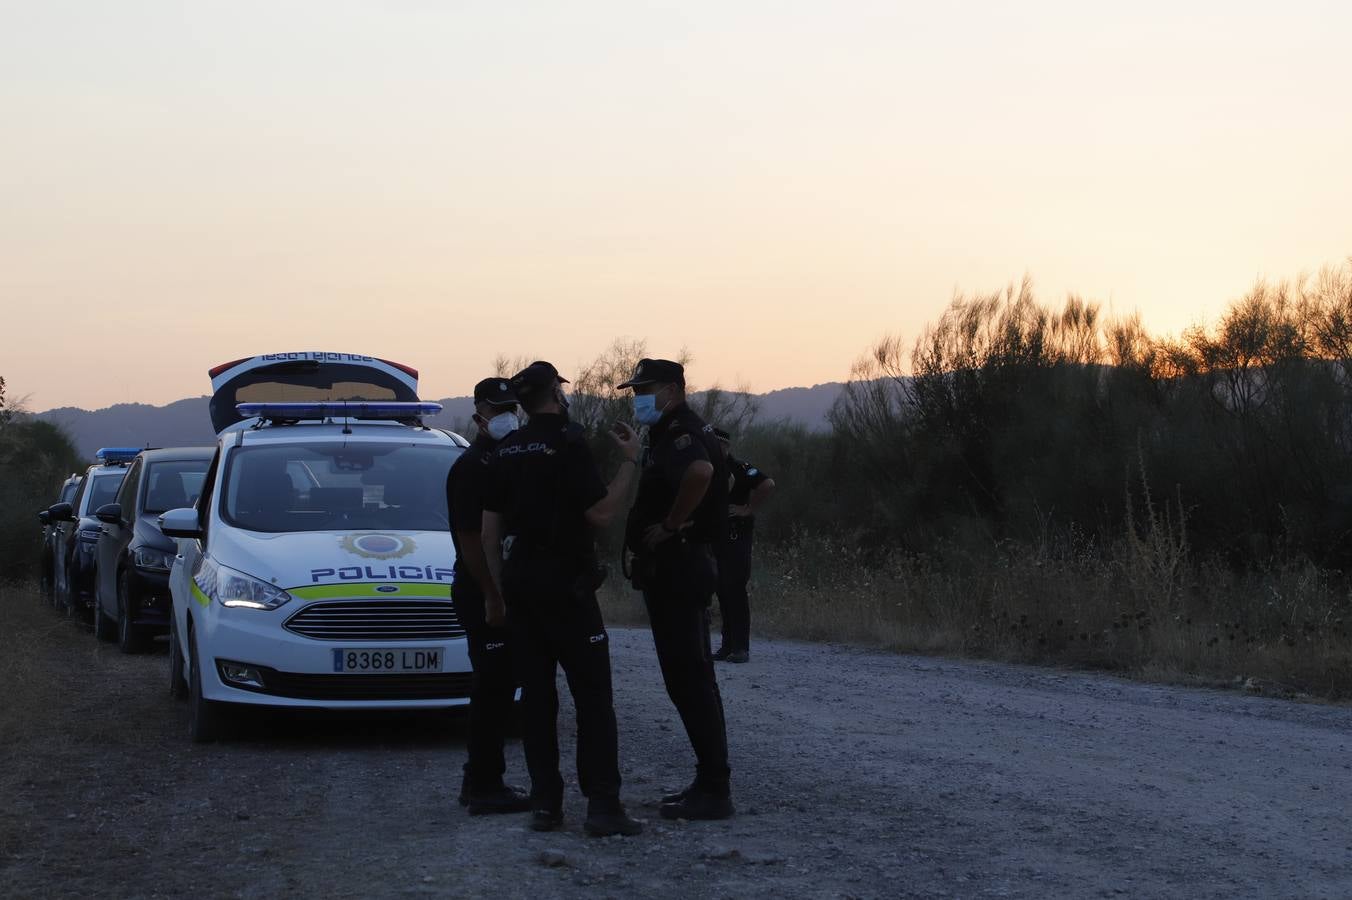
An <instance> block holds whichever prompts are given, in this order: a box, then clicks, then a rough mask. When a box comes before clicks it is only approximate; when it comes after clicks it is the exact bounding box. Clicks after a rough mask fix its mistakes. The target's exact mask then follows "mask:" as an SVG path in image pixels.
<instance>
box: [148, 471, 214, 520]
mask: <svg viewBox="0 0 1352 900" xmlns="http://www.w3.org/2000/svg"><path fill="white" fill-rule="evenodd" d="M209 463H210V460H206V459H167V460H165V461H163V462H157V463H151V464H150V468H149V470H148V471H147V472H146V490H145V500H144V501H143V502H144V508H143V509H142V510H141V511H142V512H143V513H146V514H149V515H156V514H159V513H162V512H168V511H169V510H171V509H178V508H180V507H183V506H192V505H193V504H194V503H196V502H197V495H198V494H200V493H202V482H204V481H206V477H207V465H208V464H209Z"/></svg>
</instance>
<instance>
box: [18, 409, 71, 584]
mask: <svg viewBox="0 0 1352 900" xmlns="http://www.w3.org/2000/svg"><path fill="white" fill-rule="evenodd" d="M81 468H83V464H82V463H81V461H80V456H79V454H78V453H77V452H76V450H75V446H74V444H73V443H72V442H71V440H70V437H69V436H68V435H66V433H65V432H63V431H62V430H61V429H60V428H59V427H57V426H55V425H52V424H50V423H48V422H40V421H37V420H34V419H29V418H26V417H24V416H23V415H16V416H14V417H12V418H10V419H8V420H6V421H3V422H2V423H0V581H6V580H11V579H19V578H24V577H29V576H32V575H33V574H34V573H36V571H37V564H38V553H39V550H40V549H41V545H42V526H41V525H39V524H38V521H37V513H38V511H39V510H43V509H46V508H47V507H48V506H50V505H51V504H52V503H53V502H54V501H55V498H56V494H57V491H58V490H59V489H60V487H61V483H62V481H64V480H65V479H66V478H67V477H68V476H69V475H70V474H71V472H73V471H76V470H77V469H81Z"/></svg>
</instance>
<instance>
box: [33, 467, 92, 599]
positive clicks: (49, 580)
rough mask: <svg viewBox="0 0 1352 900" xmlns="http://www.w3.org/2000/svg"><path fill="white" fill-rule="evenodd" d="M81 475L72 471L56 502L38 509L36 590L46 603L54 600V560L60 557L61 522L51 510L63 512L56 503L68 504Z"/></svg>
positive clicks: (73, 495)
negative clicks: (39, 558)
mask: <svg viewBox="0 0 1352 900" xmlns="http://www.w3.org/2000/svg"><path fill="white" fill-rule="evenodd" d="M82 477H83V476H81V475H77V474H74V473H72V474H71V476H70V477H69V478H67V479H66V480H65V481H64V482H63V483H62V485H61V491H60V492H59V493H58V494H57V496H56V503H53V504H52V505H51V506H49V507H47V508H46V509H43V510H39V511H38V522H39V523H41V525H42V567H41V569H40V570H39V572H40V573H41V575H40V581H39V583H38V590H39V592H40V593H41V594H42V596H43V598H44V599H46V601H47V602H48V603H55V602H56V561H57V560H58V559H60V554H59V553H58V552H57V535H58V534H60V532H61V522H60V521H59V520H56V519H53V518H52V512H53V511H58V512H65V510H64V509H62V510H56V507H57V505H58V504H62V503H64V504H70V502H71V501H72V500H74V499H75V492H76V491H78V490H79V489H80V479H81V478H82Z"/></svg>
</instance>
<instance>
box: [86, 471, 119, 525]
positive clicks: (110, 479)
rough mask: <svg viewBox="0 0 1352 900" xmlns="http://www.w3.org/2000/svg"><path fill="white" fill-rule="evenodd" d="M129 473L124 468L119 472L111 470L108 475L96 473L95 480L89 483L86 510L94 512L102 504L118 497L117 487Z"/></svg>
mask: <svg viewBox="0 0 1352 900" xmlns="http://www.w3.org/2000/svg"><path fill="white" fill-rule="evenodd" d="M126 474H127V472H126V470H125V469H123V470H121V471H118V472H109V473H108V474H107V475H95V476H94V480H93V482H91V483H90V485H89V496H88V498H87V500H86V503H85V511H86V513H88V514H93V513H94V512H96V511H97V510H98V508H99V507H100V506H103V505H105V504H107V503H112V502H113V501H114V500H116V499H117V489H118V488H120V487H121V486H122V478H123V477H124V476H125V475H126Z"/></svg>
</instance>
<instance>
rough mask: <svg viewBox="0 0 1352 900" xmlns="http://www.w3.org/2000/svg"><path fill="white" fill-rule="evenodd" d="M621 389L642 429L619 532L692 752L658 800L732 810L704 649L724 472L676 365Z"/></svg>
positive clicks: (676, 814) (724, 500)
mask: <svg viewBox="0 0 1352 900" xmlns="http://www.w3.org/2000/svg"><path fill="white" fill-rule="evenodd" d="M620 387H621V388H632V389H633V391H634V417H635V419H636V420H637V421H638V423H639V424H640V425H646V426H648V428H649V431H648V450H647V456H646V459H645V460H644V466H643V472H642V474H641V476H640V479H639V489H638V497H637V499H636V500H635V502H634V507H633V509H632V511H631V512H630V514H629V520H628V523H627V524H626V527H625V544H626V546H627V548H628V550H629V551H630V552H632V553H633V554H634V560H633V564H632V573H633V579H634V583H635V586H636V587H637V588H639V589H640V590H642V591H643V600H644V603H645V605H646V606H647V608H648V618H649V621H650V623H651V626H652V633H653V644H654V646H655V647H656V650H657V660H658V664H659V665H660V666H661V669H662V679H663V681H664V682H665V684H666V688H667V694H668V695H669V696H670V697H671V701H672V703H673V704H675V706H676V710H677V712H679V713H680V716H681V721H682V723H684V725H685V730H686V734H687V735H688V736H689V739H690V744H691V747H692V748H693V749H694V751H695V779H694V781H693V782H692V783H691V784H690V786H689V787H687V788H686V789H685V790H682V791H679V792H677V793H674V794H671V795H669V796H668V797H666V798H664V800H663V805H662V810H661V811H662V815H663V817H665V818H671V819H723V818H727V817H728V816H731V815H732V814H733V806H732V795H731V788H730V781H729V779H730V769H729V767H728V737H727V728H726V725H725V723H724V717H723V698H722V696H721V695H720V693H719V690H718V680H717V677H716V676H715V674H714V664H713V657H712V653H711V652H710V647H709V603H710V600H711V598H712V596H713V593H714V590H715V587H716V584H717V563H716V560H715V556H714V554H715V550H716V548H717V547H718V545H719V544H720V542H721V541H722V540H723V537H724V533H725V529H726V527H727V515H728V470H727V465H726V462H725V461H724V458H723V453H722V450H721V449H720V447H719V445H718V440H717V438H715V436H714V433H713V429H712V428H711V427H710V426H708V425H706V424H705V423H704V421H703V420H702V419H700V417H699V416H698V415H696V414H695V412H694V410H692V409H691V408H690V407H689V406H688V405H687V404H686V398H685V369H684V368H683V367H682V366H681V365H680V364H679V363H675V362H672V361H670V360H665V359H644V360H641V361H640V362H639V364H638V366H637V367H636V368H635V370H634V374H633V376H632V377H631V378H630V379H629V380H628V381H626V382H624V383H623V384H622V385H620Z"/></svg>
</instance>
